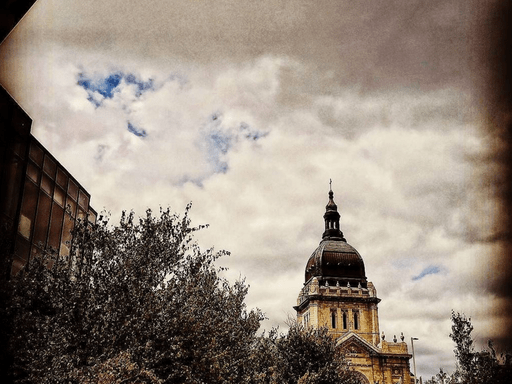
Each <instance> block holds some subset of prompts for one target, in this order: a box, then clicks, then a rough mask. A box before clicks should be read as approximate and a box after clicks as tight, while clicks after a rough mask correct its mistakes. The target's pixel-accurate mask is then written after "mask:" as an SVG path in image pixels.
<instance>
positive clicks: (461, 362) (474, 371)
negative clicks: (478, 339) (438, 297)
mask: <svg viewBox="0 0 512 384" xmlns="http://www.w3.org/2000/svg"><path fill="white" fill-rule="evenodd" d="M472 331H473V325H472V324H471V319H470V318H468V317H466V316H465V315H464V314H460V313H456V312H454V311H452V332H451V333H450V337H451V339H452V340H453V341H454V343H455V349H454V353H455V359H456V364H457V366H456V370H455V372H454V373H453V374H452V375H448V374H447V373H446V372H444V371H443V370H442V369H441V370H440V372H439V373H438V374H437V375H436V376H434V377H432V378H431V379H430V380H428V381H427V384H451V383H464V384H484V383H494V384H501V383H503V384H505V383H511V382H512V361H511V360H510V356H508V355H506V356H503V355H502V356H500V357H498V355H497V353H496V350H495V348H494V346H493V343H492V341H489V342H488V345H487V346H488V349H483V350H481V351H475V347H474V341H473V339H472V338H471V333H472Z"/></svg>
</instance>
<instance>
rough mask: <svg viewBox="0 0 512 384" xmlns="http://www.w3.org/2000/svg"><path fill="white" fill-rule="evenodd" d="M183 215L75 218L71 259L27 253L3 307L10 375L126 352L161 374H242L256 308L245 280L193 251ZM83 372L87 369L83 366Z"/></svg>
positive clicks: (71, 369) (210, 255)
mask: <svg viewBox="0 0 512 384" xmlns="http://www.w3.org/2000/svg"><path fill="white" fill-rule="evenodd" d="M189 208H190V207H187V210H186V212H185V215H184V217H182V218H180V217H179V216H178V215H175V214H171V213H170V211H169V210H166V211H161V213H160V216H159V217H154V216H153V215H152V213H151V211H148V212H147V215H146V217H145V218H142V219H139V220H136V219H135V217H134V215H133V214H124V215H123V217H122V218H121V221H120V224H119V226H116V227H111V226H109V225H108V220H105V219H103V218H101V219H100V220H99V222H98V224H97V225H95V226H94V227H93V228H87V226H86V225H81V226H78V227H77V229H76V230H75V232H74V234H73V238H74V239H75V240H74V243H73V244H72V247H71V254H72V255H74V257H72V258H60V259H59V258H56V257H55V256H54V255H53V254H46V255H43V257H36V258H33V259H32V260H31V262H30V264H29V265H28V266H27V270H26V271H24V273H22V274H20V275H19V276H17V277H16V278H15V279H13V287H12V289H13V296H12V297H13V300H12V303H11V306H10V313H9V315H10V316H11V317H12V318H13V319H14V321H13V324H14V336H13V337H12V338H11V350H12V351H13V353H14V358H15V360H14V366H13V368H14V369H13V371H12V372H13V375H14V377H15V379H16V380H17V381H18V382H39V383H43V382H48V383H49V382H52V383H56V382H68V381H69V380H73V378H74V377H75V376H76V375H75V373H76V371H77V370H79V371H80V372H82V375H85V376H87V375H89V376H92V375H93V374H94V369H95V368H94V367H95V366H97V365H98V364H102V363H105V362H106V361H108V360H111V359H116V358H119V356H122V354H123V353H129V355H130V356H131V359H132V360H133V362H134V363H136V364H138V365H139V366H140V367H144V369H148V370H149V371H151V372H154V373H155V374H156V375H157V377H159V378H160V379H162V380H163V381H164V382H173V383H174V382H209V383H215V382H226V381H232V382H234V381H237V379H238V378H239V377H241V376H243V373H244V372H243V362H244V358H245V356H246V355H248V353H249V350H250V348H251V345H252V344H251V343H252V341H253V339H254V336H255V333H256V332H257V330H258V328H259V325H260V321H261V320H262V314H261V312H260V311H259V310H251V311H247V310H246V307H245V303H244V299H245V296H246V294H247V289H248V287H247V285H246V284H245V283H244V282H243V281H238V282H236V283H234V284H230V283H229V282H228V281H226V280H225V279H223V278H221V277H220V276H219V274H218V272H219V270H218V269H217V268H216V267H215V266H214V262H215V260H216V259H217V258H219V257H220V256H222V255H224V254H226V252H217V253H216V252H214V251H213V250H212V249H209V250H206V251H201V250H200V249H199V247H198V246H197V244H196V243H194V241H193V238H192V234H193V232H194V231H196V230H198V229H200V228H193V227H191V226H190V220H189V217H188V211H189ZM88 372H90V374H89V373H88Z"/></svg>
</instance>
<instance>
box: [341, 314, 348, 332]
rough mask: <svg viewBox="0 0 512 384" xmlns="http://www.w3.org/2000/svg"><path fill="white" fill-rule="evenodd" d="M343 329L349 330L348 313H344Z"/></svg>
mask: <svg viewBox="0 0 512 384" xmlns="http://www.w3.org/2000/svg"><path fill="white" fill-rule="evenodd" d="M342 316H343V329H347V312H343V315H342Z"/></svg>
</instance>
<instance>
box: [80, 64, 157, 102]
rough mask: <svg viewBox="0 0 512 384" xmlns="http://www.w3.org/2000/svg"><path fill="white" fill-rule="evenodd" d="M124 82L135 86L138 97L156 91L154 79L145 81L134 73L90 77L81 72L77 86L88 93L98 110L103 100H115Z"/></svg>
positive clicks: (88, 98) (89, 98)
mask: <svg viewBox="0 0 512 384" xmlns="http://www.w3.org/2000/svg"><path fill="white" fill-rule="evenodd" d="M123 80H124V82H125V83H126V84H131V85H135V87H136V92H135V96H136V97H140V96H141V95H142V94H143V93H145V92H147V91H150V90H154V89H155V84H154V81H153V79H149V80H147V81H144V80H142V79H140V78H139V77H137V76H135V75H134V74H132V73H124V72H112V73H109V74H107V75H105V76H89V75H88V74H86V73H85V72H80V73H79V74H78V75H77V84H78V85H79V86H81V87H82V88H83V89H85V90H86V91H87V93H88V97H87V100H89V101H90V102H91V103H92V104H93V105H94V106H95V107H96V108H98V107H99V106H100V105H101V103H102V102H103V100H105V99H111V98H113V97H114V94H115V93H116V92H119V91H120V89H119V85H120V84H121V82H122V81H123Z"/></svg>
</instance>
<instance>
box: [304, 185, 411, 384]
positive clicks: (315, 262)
mask: <svg viewBox="0 0 512 384" xmlns="http://www.w3.org/2000/svg"><path fill="white" fill-rule="evenodd" d="M324 222H325V230H324V233H323V235H322V240H321V241H320V244H319V246H318V248H317V249H316V250H315V251H314V252H313V254H312V255H311V256H310V258H309V260H308V261H307V263H306V271H305V283H304V286H303V288H302V290H301V291H300V293H299V297H298V299H297V305H296V306H295V307H294V309H295V310H296V311H297V322H298V323H300V324H303V325H304V326H305V327H313V328H320V327H327V329H328V330H329V334H330V335H331V336H332V337H333V338H335V339H336V341H337V345H338V346H339V348H341V349H342V350H343V351H344V352H345V356H346V358H347V359H348V360H349V361H350V362H351V366H352V367H353V368H354V370H355V371H356V372H358V375H359V381H360V382H361V383H362V384H370V383H371V384H374V383H379V384H383V383H386V384H388V383H389V384H391V383H407V384H409V383H411V382H413V381H411V380H412V379H411V374H410V368H409V359H410V358H411V355H410V354H409V353H408V351H407V344H406V343H405V342H404V337H403V335H402V336H401V337H400V338H401V341H400V342H398V340H397V339H396V336H394V338H393V342H388V341H386V340H385V336H384V333H382V336H381V335H380V333H379V332H380V331H379V314H378V303H379V302H380V299H379V298H378V297H377V291H376V289H375V287H374V286H373V284H372V283H371V282H369V281H368V280H367V279H366V274H365V268H364V262H363V258H362V257H361V255H360V254H359V252H357V250H356V249H355V248H354V247H352V246H351V245H350V244H348V243H347V240H346V239H345V237H344V236H343V232H342V231H341V229H340V214H339V213H338V207H337V205H336V203H335V202H334V193H333V192H332V189H331V190H330V191H329V201H328V203H327V206H326V207H325V214H324Z"/></svg>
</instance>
